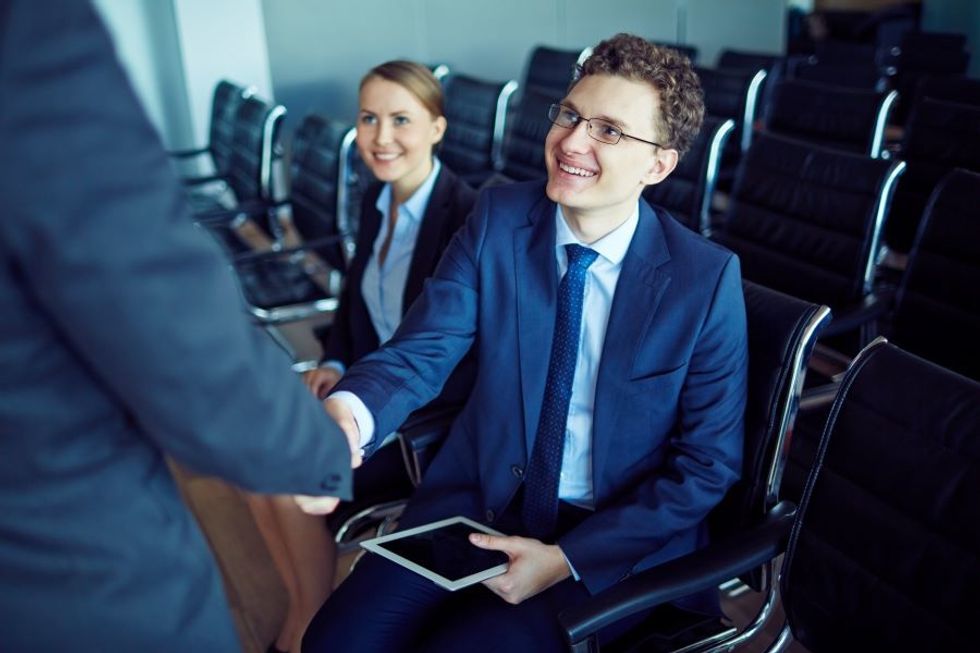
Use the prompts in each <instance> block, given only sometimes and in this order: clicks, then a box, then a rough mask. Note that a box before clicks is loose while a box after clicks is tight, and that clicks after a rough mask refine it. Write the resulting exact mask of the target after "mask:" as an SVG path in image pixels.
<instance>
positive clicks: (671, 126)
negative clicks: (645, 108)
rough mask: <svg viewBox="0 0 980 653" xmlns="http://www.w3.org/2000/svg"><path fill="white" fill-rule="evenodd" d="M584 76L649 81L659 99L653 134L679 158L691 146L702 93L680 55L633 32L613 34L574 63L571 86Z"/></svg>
mask: <svg viewBox="0 0 980 653" xmlns="http://www.w3.org/2000/svg"><path fill="white" fill-rule="evenodd" d="M586 75H617V76H619V77H625V78H627V79H631V80H636V81H643V82H648V83H650V84H652V85H653V87H654V88H655V89H657V93H658V95H659V98H660V112H659V113H660V115H659V120H655V121H654V125H653V126H654V129H655V130H656V133H657V134H658V135H660V138H662V139H663V140H664V142H665V145H666V146H667V147H671V148H673V149H675V150H677V153H678V154H679V155H680V156H682V157H683V156H684V153H685V152H687V150H688V148H690V147H691V143H693V142H694V139H695V138H696V137H697V135H698V131H700V129H701V123H702V122H703V120H704V93H703V92H702V91H701V82H700V80H698V76H697V73H695V72H694V66H692V65H691V61H690V59H688V58H687V57H685V56H684V55H683V54H681V53H680V52H678V51H677V50H674V49H672V48H667V47H663V46H659V45H654V44H653V43H650V42H649V41H647V40H646V39H643V38H640V37H639V36H635V35H633V34H617V35H616V36H614V37H612V38H610V39H606V40H605V41H602V42H600V43H599V45H597V46H595V48H594V49H593V50H592V54H591V55H589V58H588V59H586V60H585V61H584V62H583V63H582V65H580V66H578V76H577V78H576V81H575V82H572V86H575V83H576V82H577V81H578V79H581V78H582V77H584V76H586Z"/></svg>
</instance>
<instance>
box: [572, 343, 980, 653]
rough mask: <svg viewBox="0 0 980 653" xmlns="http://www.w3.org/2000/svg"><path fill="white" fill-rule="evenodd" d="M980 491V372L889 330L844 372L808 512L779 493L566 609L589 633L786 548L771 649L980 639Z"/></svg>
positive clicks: (929, 645) (882, 647)
mask: <svg viewBox="0 0 980 653" xmlns="http://www.w3.org/2000/svg"><path fill="white" fill-rule="evenodd" d="M977 496H980V384H978V383H976V382H975V381H971V380H969V379H967V378H965V377H962V376H959V375H957V374H954V373H953V372H950V371H948V370H946V369H944V368H941V367H938V366H936V365H934V364H932V363H929V362H927V361H924V360H922V359H920V358H917V357H915V356H913V355H911V354H908V353H906V352H904V351H902V350H900V349H898V348H897V347H895V346H893V345H890V344H887V343H886V342H884V339H879V340H877V341H875V342H874V343H872V345H870V346H869V347H867V348H866V349H865V350H864V351H863V352H862V353H861V354H860V355H859V356H858V357H857V359H855V361H854V364H853V365H852V366H851V368H850V370H849V371H848V373H847V375H846V376H845V378H844V381H843V382H842V384H841V387H840V391H839V392H838V394H837V397H836V399H835V400H834V403H833V407H832V409H831V412H830V419H829V421H828V422H827V425H826V429H825V430H824V433H823V437H822V438H821V442H820V447H819V451H818V455H817V457H816V463H815V465H814V467H813V469H812V471H811V472H810V476H809V478H808V480H807V483H806V488H805V491H804V493H803V497H802V500H801V503H800V506H799V509H798V510H797V511H796V515H795V518H794V517H793V514H792V509H791V506H788V505H786V504H778V506H779V507H780V508H781V510H780V511H779V512H778V513H776V514H774V515H773V517H772V518H771V519H769V520H767V521H766V522H764V523H763V524H762V525H761V526H759V527H757V528H754V529H752V530H749V531H746V532H744V533H742V534H741V535H740V536H739V537H737V538H734V539H733V540H731V541H729V542H728V543H726V544H725V546H723V547H717V550H716V551H711V550H706V552H705V553H704V554H703V555H700V556H691V557H690V559H688V560H683V559H681V560H678V561H675V562H671V563H667V564H665V565H662V566H660V567H656V568H654V569H650V570H648V571H646V572H644V573H643V574H638V575H637V576H635V577H633V578H631V579H628V580H627V581H625V582H623V583H621V586H620V587H617V588H616V589H617V590H618V591H619V593H620V596H618V597H615V598H618V599H619V603H613V600H612V599H613V597H612V596H609V597H607V596H603V595H599V596H597V597H595V599H594V602H595V603H597V604H600V606H601V607H602V608H604V610H603V612H598V610H597V613H596V614H593V613H591V612H588V611H587V609H586V608H583V609H575V610H569V611H568V612H566V614H565V615H563V618H562V621H563V623H564V624H565V626H566V628H567V629H568V630H569V632H570V633H571V634H572V637H573V639H572V641H573V642H575V641H580V640H581V639H582V634H583V633H584V632H585V631H587V630H589V629H592V628H593V627H594V624H595V623H596V622H598V621H600V620H601V619H604V618H606V615H607V614H616V613H624V614H625V613H627V612H628V610H629V608H631V607H634V606H635V607H639V608H646V607H648V606H653V605H659V604H661V603H663V602H667V601H672V600H675V599H677V598H679V597H681V596H684V595H686V594H688V593H690V592H692V591H695V590H698V589H702V588H708V587H712V586H713V585H714V584H716V583H717V582H718V579H719V578H725V577H728V576H729V575H731V574H732V573H740V572H741V571H742V570H747V569H753V568H755V567H756V566H757V565H758V564H759V562H760V560H771V559H773V558H774V557H775V556H777V555H779V554H780V553H783V552H784V551H785V556H784V558H783V563H782V569H781V572H780V594H781V598H782V602H783V606H784V609H785V613H786V617H787V624H786V627H785V628H784V629H783V631H782V632H781V633H780V635H779V637H778V639H777V640H776V642H774V643H773V645H772V647H770V648H769V649H768V650H770V651H782V650H785V648H786V646H787V645H788V644H789V643H790V642H791V640H792V639H795V640H797V641H798V642H800V643H801V644H802V645H803V646H805V647H806V648H807V650H809V651H812V652H813V653H825V652H826V653H831V652H833V653H837V652H838V651H967V650H972V649H973V648H975V643H976V637H975V633H974V630H975V629H974V621H975V613H976V610H975V609H974V608H973V607H972V606H973V605H974V603H975V601H974V600H973V595H974V594H975V592H976V588H977V586H978V585H980V565H978V564H977V552H978V551H980V526H978V525H980V503H978V502H977V501H976V497H977ZM790 526H792V530H791V532H789V536H788V537H787V531H789V530H790ZM710 549H716V547H710ZM711 553H714V554H715V555H709V554H711ZM611 593H612V592H609V594H611ZM603 604H606V605H603ZM583 650H588V649H583Z"/></svg>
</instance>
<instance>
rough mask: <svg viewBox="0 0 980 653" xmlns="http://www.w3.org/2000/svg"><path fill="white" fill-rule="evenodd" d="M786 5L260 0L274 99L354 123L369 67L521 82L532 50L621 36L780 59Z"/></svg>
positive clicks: (708, 55)
mask: <svg viewBox="0 0 980 653" xmlns="http://www.w3.org/2000/svg"><path fill="white" fill-rule="evenodd" d="M784 2H785V0H737V1H736V0H604V1H597V0H495V1H494V2H479V3H478V2H466V1H463V0H361V1H360V2H356V3H355V2H321V1H318V0H262V8H263V10H264V16H265V26H266V35H267V42H268V48H269V62H270V66H271V70H272V79H273V84H274V86H275V91H276V95H277V98H278V100H279V101H280V102H282V103H283V104H285V105H286V106H287V107H288V108H289V110H290V112H291V113H292V119H293V120H296V119H298V118H299V117H301V116H302V115H303V114H305V113H306V112H309V111H314V110H315V111H321V112H324V113H327V114H328V115H333V116H337V117H341V118H346V119H353V116H354V114H355V112H356V109H357V84H358V81H359V80H360V78H361V76H362V75H363V74H364V73H365V72H366V71H367V70H369V69H370V68H371V67H372V66H374V65H376V64H379V63H381V62H382V61H385V60H387V59H392V58H395V57H407V58H410V59H415V60H418V61H422V62H425V63H447V64H449V65H450V66H451V67H452V68H453V69H456V70H459V71H463V72H466V73H468V74H471V75H477V76H479V77H484V78H488V79H499V80H503V79H519V78H520V77H521V75H522V72H523V66H524V63H525V60H526V58H527V56H528V54H529V53H530V51H531V49H532V48H533V47H534V46H535V45H537V44H546V45H551V46H555V47H560V48H569V49H571V48H583V47H585V46H588V45H594V44H595V43H596V42H597V41H599V40H600V39H602V38H605V37H608V36H611V35H613V34H615V33H616V32H621V31H626V32H633V33H635V34H639V35H641V36H644V37H646V38H649V39H651V40H656V41H665V42H689V43H691V44H693V45H696V46H698V47H699V48H700V49H701V51H702V52H701V56H700V62H702V63H704V64H706V65H713V64H714V60H715V58H716V56H717V52H718V51H719V50H720V49H721V48H723V47H726V46H737V47H740V48H743V49H751V50H758V51H765V52H781V51H782V49H783V43H784V37H783V31H784ZM685 19H686V20H685Z"/></svg>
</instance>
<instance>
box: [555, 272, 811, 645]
mask: <svg viewBox="0 0 980 653" xmlns="http://www.w3.org/2000/svg"><path fill="white" fill-rule="evenodd" d="M744 289H745V307H746V315H747V317H748V337H749V344H748V347H749V380H748V402H747V405H746V415H745V459H744V464H743V470H742V479H741V480H740V481H739V482H738V483H737V484H736V485H735V486H733V487H732V489H731V490H729V492H728V494H727V495H726V496H725V499H724V500H723V501H722V503H721V504H720V505H719V506H718V507H717V508H715V510H714V511H713V512H712V514H711V516H710V518H709V523H710V526H711V533H712V543H711V544H710V545H709V547H708V548H707V549H704V550H702V551H699V552H696V553H693V554H691V555H689V556H685V557H684V558H681V559H678V560H676V561H671V562H668V563H666V565H665V566H675V565H678V564H684V562H683V561H684V560H685V559H702V558H709V559H710V558H712V557H713V556H714V555H717V554H718V553H717V552H718V551H724V550H725V548H726V546H727V544H726V542H727V541H729V540H730V539H731V538H733V537H737V536H738V534H740V533H744V532H746V531H748V530H750V529H752V528H754V527H756V526H757V525H759V524H760V523H763V522H764V521H765V520H766V519H767V518H769V517H770V513H771V512H772V511H773V510H775V509H776V503H777V497H778V494H779V485H780V480H781V477H782V469H783V464H784V461H785V452H786V450H787V447H788V444H789V440H790V438H791V437H792V432H793V421H794V419H795V415H796V409H797V402H798V400H799V397H800V391H801V388H802V385H803V376H804V375H805V373H806V366H807V359H808V358H809V355H810V351H811V350H812V348H813V345H814V342H815V341H816V338H817V336H818V334H819V332H820V331H821V329H823V328H824V327H825V326H826V324H827V323H828V322H829V320H830V310H829V309H828V308H827V307H825V306H818V305H816V304H811V303H808V302H804V301H802V300H799V299H796V298H794V297H790V296H788V295H783V294H782V293H778V292H776V291H773V290H769V289H768V288H764V287H762V286H758V285H755V284H752V283H751V282H747V283H745V285H744ZM656 571H657V568H655V569H651V570H649V571H646V572H641V573H640V574H637V575H636V576H634V577H632V578H630V579H627V580H624V581H621V582H620V583H619V584H617V585H616V586H614V587H612V588H610V589H608V590H606V591H605V592H602V593H600V594H598V595H597V596H595V597H593V598H592V599H591V600H590V601H589V602H587V603H586V604H584V605H582V606H579V607H576V608H574V609H571V610H568V611H566V612H564V613H563V614H562V615H561V617H560V621H561V623H562V626H563V627H564V628H565V630H566V632H567V633H568V637H569V642H570V645H571V650H572V651H574V652H577V653H584V652H586V651H589V652H594V651H597V650H598V648H597V647H598V640H597V639H596V633H598V632H599V631H600V630H601V629H602V628H604V627H606V626H608V625H610V624H612V623H615V622H616V621H618V620H619V619H622V618H626V617H628V616H631V615H634V614H637V613H639V612H644V611H646V610H647V609H648V608H650V607H652V606H654V605H656V604H657V603H650V602H649V600H648V598H647V597H644V596H643V594H642V593H638V592H637V591H636V588H637V586H639V587H642V585H643V582H644V581H643V578H644V577H645V576H646V575H647V574H649V573H651V572H656ZM739 574H742V575H743V577H744V580H745V581H746V582H747V583H748V584H749V586H750V587H752V588H753V589H755V590H756V591H762V592H764V593H765V594H766V598H765V600H764V607H763V609H762V610H761V611H760V613H759V615H758V616H757V618H756V620H755V621H754V622H753V623H752V624H750V625H749V626H748V627H747V628H745V629H743V630H742V631H741V632H740V631H737V630H736V629H735V628H732V627H730V626H728V625H727V624H723V623H721V622H720V621H719V620H718V619H714V618H705V619H702V620H700V621H701V622H702V624H699V626H700V627H697V628H692V627H691V624H689V623H685V624H683V625H684V626H685V627H686V628H685V632H684V633H683V634H682V635H680V636H677V637H673V638H668V637H665V635H664V633H663V632H662V631H661V630H660V629H661V628H662V627H663V624H659V623H657V624H650V623H645V622H644V623H641V624H640V625H639V626H637V627H635V628H633V629H631V630H630V631H629V632H627V633H626V634H625V635H623V636H622V637H620V638H619V639H617V641H615V642H612V643H610V644H609V645H608V646H605V647H603V650H604V651H667V650H671V651H673V650H678V649H681V648H684V647H686V646H695V645H696V646H698V647H699V648H698V650H702V649H701V648H700V647H702V646H734V645H735V644H737V643H738V642H741V641H743V640H745V639H746V638H748V637H751V635H752V634H753V633H755V632H757V631H758V630H759V629H761V628H762V627H763V625H764V624H765V622H766V620H767V618H768V616H769V614H770V612H771V610H772V607H773V605H774V604H775V601H776V592H775V587H774V583H773V577H772V575H771V569H765V570H762V573H759V570H755V569H753V568H752V567H751V566H746V567H744V568H743V569H740V570H738V571H737V572H733V573H731V574H730V575H727V576H726V575H724V574H721V575H719V577H718V578H717V579H716V580H715V581H714V582H713V583H709V584H705V585H703V586H702V587H701V588H700V589H705V588H709V587H712V586H717V585H718V584H719V583H721V582H724V581H727V580H729V579H730V578H734V577H736V576H738V575H739ZM692 591H693V590H692ZM681 596H682V595H680V594H679V595H678V596H676V597H674V598H680V597H681ZM693 634H696V635H697V640H700V641H697V640H696V641H690V639H689V637H690V635H693Z"/></svg>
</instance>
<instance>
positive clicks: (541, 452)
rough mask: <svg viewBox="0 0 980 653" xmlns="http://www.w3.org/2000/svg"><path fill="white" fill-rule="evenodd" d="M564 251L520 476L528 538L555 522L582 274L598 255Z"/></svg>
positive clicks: (574, 248) (545, 533)
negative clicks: (544, 369) (535, 417)
mask: <svg viewBox="0 0 980 653" xmlns="http://www.w3.org/2000/svg"><path fill="white" fill-rule="evenodd" d="M565 252H566V253H567V254H568V271H567V272H565V276H564V277H563V278H562V280H561V284H560V285H559V286H558V315H557V316H556V319H555V336H554V339H553V340H552V342H551V359H550V361H549V363H548V379H547V381H546V382H545V386H544V403H542V405H541V420H540V421H539V422H538V432H537V436H536V437H535V439H534V448H533V450H532V452H531V461H530V462H529V463H528V466H527V472H526V474H525V476H524V477H525V487H524V507H523V511H522V517H523V520H524V526H525V528H527V530H528V533H529V534H530V535H531V536H533V537H535V538H537V539H540V540H545V539H548V538H550V537H551V536H552V535H553V534H554V531H555V524H556V521H557V518H558V478H559V474H560V473H561V461H562V452H563V450H564V448H565V431H566V430H567V427H568V404H569V401H570V400H571V398H572V381H573V380H574V378H575V361H576V360H577V359H578V342H579V335H580V334H581V331H582V300H583V294H584V292H585V276H586V274H587V272H588V269H589V266H590V265H592V263H594V262H595V260H596V257H597V256H598V255H599V254H598V253H597V252H596V251H595V250H591V249H589V248H588V247H582V246H581V245H565Z"/></svg>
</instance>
